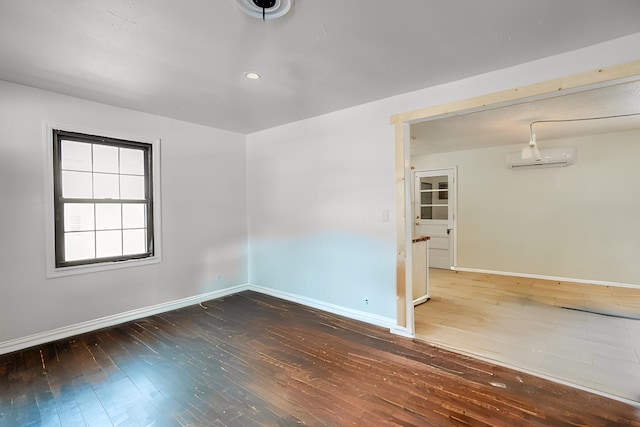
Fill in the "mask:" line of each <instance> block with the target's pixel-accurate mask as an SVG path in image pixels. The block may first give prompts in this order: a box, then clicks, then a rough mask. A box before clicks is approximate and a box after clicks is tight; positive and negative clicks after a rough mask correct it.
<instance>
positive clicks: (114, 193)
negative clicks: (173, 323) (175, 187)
mask: <svg viewBox="0 0 640 427" xmlns="http://www.w3.org/2000/svg"><path fill="white" fill-rule="evenodd" d="M52 132H53V210H54V218H55V220H54V229H55V230H54V235H55V242H54V249H55V268H63V267H72V266H81V265H90V264H98V263H105V262H109V263H112V262H119V261H128V260H132V259H143V258H149V257H153V256H154V217H153V215H154V209H153V204H154V197H153V194H154V186H153V179H152V177H153V173H152V172H153V171H152V168H153V163H154V162H153V151H152V149H153V145H152V144H150V143H143V142H135V141H127V140H122V139H115V138H107V137H102V136H95V135H87V134H83V133H76V132H70V131H65V130H59V129H52Z"/></svg>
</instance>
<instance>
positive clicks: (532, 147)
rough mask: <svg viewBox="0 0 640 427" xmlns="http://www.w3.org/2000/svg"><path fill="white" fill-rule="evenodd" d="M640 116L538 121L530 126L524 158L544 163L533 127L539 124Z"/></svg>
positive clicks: (637, 114) (638, 114)
mask: <svg viewBox="0 0 640 427" xmlns="http://www.w3.org/2000/svg"><path fill="white" fill-rule="evenodd" d="M630 116H640V113H629V114H616V115H613V116H600V117H584V118H580V119H560V120H536V121H534V122H531V123H530V124H529V135H530V136H529V145H527V146H526V147H524V148H523V149H522V158H523V159H530V158H532V157H533V158H534V159H535V160H536V161H537V162H540V161H542V156H541V155H540V150H538V143H537V142H536V134H535V133H533V125H535V124H538V123H562V122H582V121H586V120H602V119H615V118H619V117H630Z"/></svg>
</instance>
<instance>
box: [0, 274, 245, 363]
mask: <svg viewBox="0 0 640 427" xmlns="http://www.w3.org/2000/svg"><path fill="white" fill-rule="evenodd" d="M248 289H249V285H238V286H233V287H231V288H226V289H222V290H218V291H212V292H207V293H205V294H200V295H195V296H192V297H187V298H183V299H179V300H175V301H169V302H165V303H161V304H156V305H152V306H149V307H143V308H137V309H134V310H130V311H125V312H124V313H119V314H114V315H111V316H106V317H101V318H99V319H94V320H89V321H86V322H81V323H76V324H75V325H69V326H63V327H61V328H57V329H53V330H50V331H45V332H41V333H38V334H33V335H29V336H26V337H23V338H17V339H14V340H9V341H4V342H0V354H5V353H11V352H13V351H18V350H22V349H25V348H29V347H33V346H35V345H39V344H44V343H48V342H52V341H56V340H60V339H64V338H69V337H72V336H75V335H79V334H84V333H87V332H91V331H96V330H98V329H102V328H106V327H109V326H114V325H118V324H121V323H125V322H130V321H132V320H137V319H141V318H143V317H148V316H152V315H154V314H159V313H164V312H167V311H171V310H176V309H178V308H182V307H187V306H189V305H194V304H198V303H201V302H204V301H208V300H211V299H215V298H221V297H225V296H228V295H231V294H235V293H238V292H242V291H246V290H248Z"/></svg>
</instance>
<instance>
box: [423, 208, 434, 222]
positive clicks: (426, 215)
mask: <svg viewBox="0 0 640 427" xmlns="http://www.w3.org/2000/svg"><path fill="white" fill-rule="evenodd" d="M420 219H434V218H433V208H431V207H428V208H426V207H424V206H423V207H421V208H420Z"/></svg>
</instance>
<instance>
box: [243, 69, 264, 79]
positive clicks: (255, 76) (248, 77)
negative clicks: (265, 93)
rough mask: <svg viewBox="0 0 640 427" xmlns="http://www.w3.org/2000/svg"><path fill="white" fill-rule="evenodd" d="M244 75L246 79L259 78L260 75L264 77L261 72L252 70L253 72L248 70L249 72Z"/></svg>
mask: <svg viewBox="0 0 640 427" xmlns="http://www.w3.org/2000/svg"><path fill="white" fill-rule="evenodd" d="M244 77H245V78H246V79H249V80H259V79H260V77H262V76H261V75H260V74H258V73H255V72H253V71H251V72H248V73H244Z"/></svg>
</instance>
